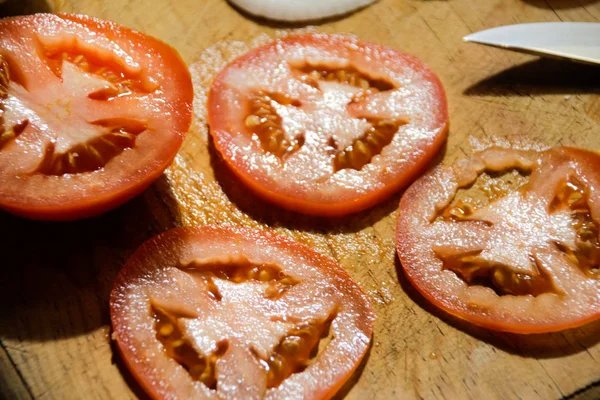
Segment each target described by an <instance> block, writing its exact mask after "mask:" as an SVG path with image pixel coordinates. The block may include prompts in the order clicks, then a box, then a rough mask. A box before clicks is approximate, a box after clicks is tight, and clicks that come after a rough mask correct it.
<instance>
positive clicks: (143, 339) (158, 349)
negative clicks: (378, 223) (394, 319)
mask: <svg viewBox="0 0 600 400" xmlns="http://www.w3.org/2000/svg"><path fill="white" fill-rule="evenodd" d="M110 305H111V319H112V323H113V329H114V335H113V338H114V339H115V340H116V342H117V344H118V348H119V350H120V352H121V354H122V356H123V358H124V360H125V362H126V364H127V366H128V367H129V369H130V370H131V371H132V372H133V374H134V375H135V377H136V378H137V379H138V381H139V382H140V383H141V384H142V385H143V387H144V388H145V389H146V391H147V392H148V393H149V394H151V395H152V396H153V397H154V398H232V399H256V398H268V399H276V398H315V399H321V398H329V397H331V396H332V395H333V394H335V393H336V391H337V390H338V389H339V388H340V387H341V386H342V384H343V383H344V381H345V380H346V379H347V378H349V377H350V376H351V374H352V372H353V371H354V370H355V369H356V368H357V366H358V365H359V363H360V361H361V360H362V358H363V357H364V355H365V353H366V351H367V348H368V345H369V342H370V339H371V335H372V329H373V320H374V314H373V311H372V309H371V306H370V303H369V300H368V298H367V297H366V295H365V294H364V293H363V292H362V290H361V289H360V288H359V287H358V285H357V284H356V283H354V281H352V279H351V278H350V277H349V276H348V275H347V274H346V272H345V271H344V270H343V269H342V268H341V267H340V266H339V265H338V264H336V262H335V261H334V260H332V259H331V258H329V257H326V256H324V255H321V254H319V253H317V252H315V251H313V250H311V249H310V248H308V247H306V246H304V245H302V244H299V243H297V242H294V241H292V240H290V239H287V238H284V237H281V236H276V235H273V234H268V233H265V232H261V231H257V230H252V229H245V228H233V227H215V226H205V227H202V228H182V229H174V230H171V231H168V232H166V233H163V234H161V235H159V236H156V237H155V238H152V239H150V240H149V241H148V242H146V243H145V244H143V245H142V246H141V247H140V248H139V249H138V250H137V251H136V252H135V253H134V254H133V255H132V257H131V258H130V259H129V260H128V261H127V263H126V264H125V266H124V267H123V269H122V270H121V272H120V273H119V275H118V276H117V279H116V281H115V284H114V287H113V291H112V294H111V300H110Z"/></svg>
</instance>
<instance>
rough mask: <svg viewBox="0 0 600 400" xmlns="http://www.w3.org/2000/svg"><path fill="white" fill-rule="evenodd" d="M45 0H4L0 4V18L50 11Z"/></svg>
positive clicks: (50, 7) (49, 6) (50, 8)
mask: <svg viewBox="0 0 600 400" xmlns="http://www.w3.org/2000/svg"><path fill="white" fill-rule="evenodd" d="M52 11H53V9H52V6H51V5H50V4H49V3H48V1H47V0H6V2H4V3H2V4H0V18H4V17H14V16H16V15H28V14H35V13H48V12H52Z"/></svg>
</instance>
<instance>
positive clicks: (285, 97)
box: [208, 34, 448, 216]
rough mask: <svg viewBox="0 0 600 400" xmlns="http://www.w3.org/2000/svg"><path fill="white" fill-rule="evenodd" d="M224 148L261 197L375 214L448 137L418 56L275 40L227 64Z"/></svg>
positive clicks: (318, 37) (216, 134)
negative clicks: (371, 210) (376, 207)
mask: <svg viewBox="0 0 600 400" xmlns="http://www.w3.org/2000/svg"><path fill="white" fill-rule="evenodd" d="M208 118H209V123H210V128H211V134H212V137H213V138H214V143H215V146H216V148H217V149H218V150H219V152H220V153H221V154H222V156H223V157H224V159H225V161H226V162H227V163H228V165H229V166H230V167H231V168H232V169H233V171H234V172H235V173H236V174H237V175H238V176H239V178H240V179H241V180H242V181H243V182H245V183H246V184H247V185H248V186H249V187H250V188H251V189H253V190H254V191H255V192H256V193H257V194H258V195H260V196H262V197H264V198H265V199H267V200H268V201H272V202H274V203H276V204H278V205H280V206H282V207H285V208H288V209H291V210H295V211H298V212H302V213H306V214H314V215H321V216H340V215H344V214H348V213H352V212H356V211H359V210H362V209H365V208H368V207H370V206H372V205H374V204H376V203H378V202H379V201H381V200H383V199H384V198H385V197H387V196H389V195H391V194H392V193H394V192H395V191H397V190H398V189H399V188H401V187H403V186H405V185H407V184H408V183H410V181H411V180H412V179H413V178H414V177H415V176H416V175H417V174H418V173H419V172H421V170H422V169H423V168H424V167H425V166H426V165H427V164H428V162H429V161H430V160H431V159H432V157H433V156H434V155H435V154H436V152H437V151H438V150H439V148H440V147H441V146H442V144H443V142H444V141H445V139H446V136H447V130H448V110H447V103H446V96H445V94H444V90H443V87H442V84H441V83H440V81H439V79H438V78H437V77H436V76H435V75H434V74H433V73H432V72H431V71H430V70H429V69H427V67H425V66H424V65H423V64H422V63H421V61H419V60H418V59H416V58H414V57H411V56H408V55H406V54H403V53H400V52H398V51H396V50H393V49H390V48H387V47H383V46H380V45H377V44H372V43H366V42H362V41H359V40H356V39H354V38H350V37H344V36H330V35H323V34H311V35H303V36H295V37H288V38H285V39H280V40H276V41H274V42H272V43H270V44H267V45H265V46H263V47H260V48H257V49H255V50H253V51H251V52H249V53H247V54H245V55H243V56H242V57H240V58H238V59H236V60H234V61H233V62H231V63H230V64H229V65H228V66H226V67H225V68H224V69H223V70H222V71H221V72H220V73H219V74H218V75H217V77H216V78H215V80H214V83H213V85H212V87H211V90H210V93H209V98H208Z"/></svg>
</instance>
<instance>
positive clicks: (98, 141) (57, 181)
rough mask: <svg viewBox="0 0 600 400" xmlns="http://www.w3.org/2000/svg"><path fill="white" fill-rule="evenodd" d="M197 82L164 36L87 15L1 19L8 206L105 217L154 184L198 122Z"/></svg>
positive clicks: (2, 167) (63, 216)
mask: <svg viewBox="0 0 600 400" xmlns="http://www.w3.org/2000/svg"><path fill="white" fill-rule="evenodd" d="M192 96H193V95H192V86H191V78H190V74H189V71H188V70H187V67H186V65H185V64H184V62H183V61H182V60H181V58H180V57H179V54H178V53H177V52H176V51H175V50H174V49H172V48H171V47H169V46H168V45H166V44H165V43H162V42H160V41H159V40H157V39H154V38H152V37H149V36H146V35H144V34H142V33H139V32H135V31H133V30H130V29H128V28H125V27H122V26H119V25H116V24H114V23H111V22H107V21H101V20H98V19H95V18H91V17H87V16H82V15H68V14H58V15H52V14H36V15H30V16H24V17H16V18H8V19H3V20H0V208H2V209H5V210H7V211H9V212H12V213H14V214H18V215H23V216H26V217H30V218H37V219H51V220H67V219H75V218H81V217H87V216H91V215H95V214H99V213H102V212H104V211H107V210H109V209H111V208H114V207H116V206H117V205H119V204H121V203H123V202H125V201H127V200H129V199H130V198H132V197H133V196H135V195H136V194H138V193H140V192H141V191H142V190H144V189H145V188H146V187H148V186H149V185H150V183H152V181H154V180H155V179H156V178H157V177H158V176H159V175H160V174H161V173H162V171H163V170H164V169H165V168H166V167H167V166H168V165H169V163H170V162H171V161H172V159H173V157H174V156H175V154H176V153H177V151H178V150H179V147H180V146H181V143H182V141H183V138H184V136H185V133H186V132H187V130H188V128H189V125H190V123H191V103H192Z"/></svg>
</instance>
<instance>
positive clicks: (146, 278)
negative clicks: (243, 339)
mask: <svg viewBox="0 0 600 400" xmlns="http://www.w3.org/2000/svg"><path fill="white" fill-rule="evenodd" d="M259 253H262V254H267V255H266V256H265V258H263V259H262V260H263V261H261V262H260V263H263V262H265V261H266V260H268V261H266V262H268V263H269V264H271V263H274V264H276V265H279V266H281V267H282V270H283V271H284V272H286V273H288V274H292V275H294V276H297V277H304V278H305V279H306V280H307V281H306V282H308V278H307V276H309V275H310V274H312V272H310V271H313V272H316V273H318V275H315V276H322V277H324V278H325V279H326V280H327V281H328V282H330V283H331V284H333V285H334V286H335V290H334V291H333V292H328V293H329V294H328V295H327V296H328V297H329V296H338V295H339V296H342V298H341V302H340V303H336V304H338V307H339V308H338V309H337V311H336V312H337V314H336V320H334V321H338V322H337V323H336V324H335V325H336V327H335V328H332V329H334V330H335V337H336V338H339V340H343V343H344V344H343V345H341V346H338V345H337V344H335V342H333V341H332V342H330V344H329V345H328V348H330V350H328V351H327V352H324V353H322V354H320V355H319V356H318V358H317V359H316V361H315V363H314V364H312V365H313V366H312V367H311V368H308V369H307V370H305V371H304V372H298V373H296V374H293V375H292V376H290V377H289V378H288V380H292V381H293V382H290V384H289V385H287V384H286V382H287V380H284V381H283V383H282V384H281V385H280V386H279V387H277V388H272V389H268V391H267V392H266V394H265V398H270V399H277V398H297V397H299V396H300V397H305V398H315V399H327V398H331V397H332V396H333V395H334V394H335V393H336V392H337V391H338V390H339V389H340V388H341V387H342V385H343V384H344V382H345V381H346V380H347V379H348V378H349V377H350V376H351V375H352V373H353V372H354V371H355V369H356V368H357V367H358V365H359V364H360V362H361V360H362V359H363V357H364V356H365V354H366V352H367V351H368V348H369V346H368V343H369V340H370V338H371V335H372V330H373V321H374V314H373V311H372V309H371V306H370V302H369V300H368V298H367V296H366V295H365V294H364V293H363V292H362V290H361V289H360V288H359V287H358V285H357V284H356V283H355V282H354V281H352V279H351V278H350V277H349V275H348V274H347V273H346V272H345V271H344V270H343V269H342V268H341V267H340V266H339V265H338V264H337V263H336V262H335V261H334V260H332V259H331V258H329V257H326V256H324V255H322V254H319V253H317V252H315V251H314V250H312V249H311V248H309V247H308V246H305V245H303V244H300V243H297V242H295V241H293V240H291V239H288V238H286V237H283V236H279V235H275V234H272V233H269V232H262V231H258V230H254V229H247V228H239V227H229V226H204V227H199V228H176V229H172V230H170V231H167V232H164V233H162V234H160V235H158V236H155V237H154V238H151V239H149V240H148V241H147V242H145V243H144V244H142V245H141V246H140V247H139V248H138V249H137V250H136V251H135V252H134V253H133V254H132V256H131V257H130V258H129V259H128V260H127V262H126V263H125V265H124V267H123V268H122V269H121V271H120V272H119V274H118V275H117V278H116V279H115V283H114V286H113V290H112V292H111V298H110V313H111V321H112V325H113V332H114V333H113V339H114V340H115V341H116V344H117V347H118V349H119V352H120V353H121V354H122V356H123V359H124V361H125V363H126V365H127V367H128V368H129V370H130V371H131V372H132V373H133V375H134V376H135V378H136V379H137V380H138V382H139V383H140V384H141V385H142V386H143V388H144V389H145V390H146V392H147V393H148V394H150V395H151V397H152V398H156V399H162V398H180V397H185V398H221V397H219V395H218V394H217V393H216V392H214V391H213V392H212V394H210V395H203V394H202V393H203V391H202V390H199V389H198V387H197V385H194V383H196V384H197V382H191V381H190V379H189V377H188V376H187V375H186V373H185V372H183V370H182V368H181V367H180V366H177V367H174V365H172V364H174V362H173V360H171V359H169V358H167V357H166V356H165V355H164V354H163V348H162V347H160V346H159V345H158V344H157V343H153V342H154V341H155V340H156V339H154V336H152V334H148V333H144V332H145V328H144V327H147V326H148V325H149V324H151V323H152V319H150V320H148V319H147V318H146V316H143V318H138V316H137V312H138V311H139V310H147V309H148V304H149V301H150V297H151V295H150V294H148V290H154V291H155V292H154V293H156V290H159V291H162V293H163V294H164V293H167V294H164V295H165V296H167V297H169V298H172V299H184V298H185V299H188V295H189V292H186V291H185V290H184V291H181V290H180V288H181V287H185V284H184V283H180V282H174V281H171V282H169V283H168V286H164V284H163V283H162V282H160V281H152V280H153V279H154V278H153V277H160V276H163V275H161V274H162V273H163V272H162V271H166V270H167V269H168V268H170V266H171V265H173V264H174V263H178V262H181V261H182V260H193V259H203V258H208V259H215V258H216V259H228V258H229V257H231V259H235V257H239V256H244V257H245V256H247V257H248V259H253V258H254V257H261V256H257V254H259ZM279 259H281V261H280V262H279V261H278V260H279ZM291 259H296V260H297V262H298V265H296V266H294V267H290V266H289V264H288V263H289V260H291ZM286 265H287V266H286ZM307 271H308V273H309V275H305V274H306V273H307ZM155 274H157V275H155ZM310 276H312V275H310ZM159 279H162V278H159ZM300 279H301V280H302V279H303V278H300ZM168 281H169V279H167V282H168ZM330 283H327V284H330ZM302 284H304V281H303V283H302ZM306 284H307V286H305V288H304V289H303V290H305V291H306V290H308V291H312V290H313V289H311V286H310V283H306ZM318 284H319V285H322V284H325V283H323V282H320V283H318ZM161 285H163V286H161ZM157 286H158V287H159V289H155V287H157ZM198 290H200V288H199V287H198V286H194V291H198ZM144 293H145V294H144ZM319 293H320V292H319ZM152 296H154V295H152ZM189 296H191V297H190V298H192V297H193V295H189ZM307 298H311V297H310V294H309V296H308V297H307ZM153 299H154V298H153ZM207 299H208V298H206V297H205V298H204V300H202V301H200V302H199V303H197V304H198V305H199V307H206V308H209V307H210V305H206V304H204V301H206V300H207ZM311 300H312V298H311ZM315 300H316V299H315ZM186 301H187V303H185V302H186ZM189 301H191V300H189V299H188V300H182V303H181V305H180V307H181V308H182V309H183V308H184V307H187V308H186V309H193V307H192V308H190V306H189V304H191V303H189ZM236 301H240V300H239V299H238V300H236ZM321 301H322V300H321ZM184 304H185V305H184ZM244 304H245V303H244ZM298 306H300V304H298ZM244 307H247V305H244ZM257 309H258V306H257ZM234 312H236V310H235V309H232V310H231V311H228V314H227V315H229V314H231V313H234ZM246 314H248V315H243V316H241V317H242V318H252V317H253V314H254V311H253V310H252V309H251V308H247V309H246ZM149 318H152V317H149ZM338 318H339V320H338ZM148 321H150V322H148ZM348 322H351V324H352V326H351V327H349V326H346V325H345V324H346V323H348ZM136 330H139V331H140V332H136ZM142 333H143V335H142ZM144 335H146V336H144ZM148 335H149V336H148ZM139 337H143V339H141V338H139ZM148 338H151V339H148ZM342 338H343V339H342ZM321 357H323V358H324V359H325V361H321ZM238 367H239V368H243V367H244V366H238ZM157 370H158V371H163V373H164V374H163V375H161V373H159V372H157ZM182 372H183V373H182ZM305 373H306V374H310V375H309V377H307V378H303V377H302V375H303V374H305ZM319 377H322V378H323V379H318V378H319ZM304 379H306V382H305V383H304V384H303V382H304ZM190 383H191V384H190ZM299 390H300V392H299ZM204 393H206V392H204ZM236 396H237V397H236ZM234 397H235V398H240V393H239V392H237V394H236V395H235V396H234ZM241 398H244V397H243V396H242V397H241Z"/></svg>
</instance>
